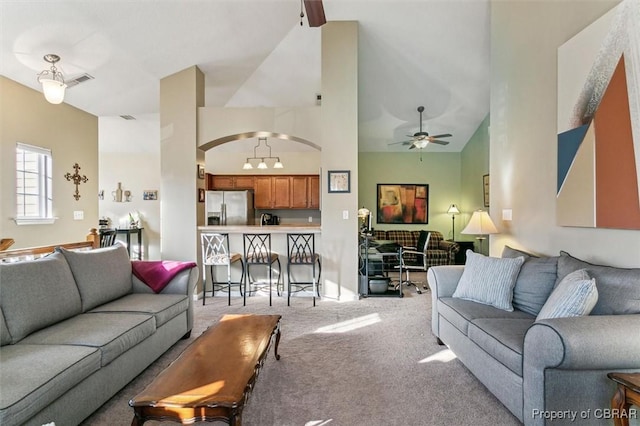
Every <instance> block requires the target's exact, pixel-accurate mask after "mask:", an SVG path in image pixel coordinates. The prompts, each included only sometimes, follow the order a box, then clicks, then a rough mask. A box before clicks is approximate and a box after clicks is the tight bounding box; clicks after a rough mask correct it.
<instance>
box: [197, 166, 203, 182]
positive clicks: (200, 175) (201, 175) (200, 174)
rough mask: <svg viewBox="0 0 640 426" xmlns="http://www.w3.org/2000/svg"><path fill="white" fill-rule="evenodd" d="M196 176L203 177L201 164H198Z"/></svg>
mask: <svg viewBox="0 0 640 426" xmlns="http://www.w3.org/2000/svg"><path fill="white" fill-rule="evenodd" d="M198 178H200V179H204V166H203V165H202V164H198Z"/></svg>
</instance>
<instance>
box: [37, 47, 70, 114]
mask: <svg viewBox="0 0 640 426" xmlns="http://www.w3.org/2000/svg"><path fill="white" fill-rule="evenodd" d="M44 60H45V61H46V62H48V63H50V64H51V68H49V69H48V70H43V71H42V72H41V73H40V74H38V83H40V84H42V92H43V93H44V97H45V99H46V100H47V101H48V102H49V103H51V104H60V103H62V101H63V100H64V91H65V89H66V88H67V85H66V84H65V82H64V76H63V75H62V73H61V72H60V71H58V68H56V63H57V62H58V61H59V60H60V56H58V55H56V54H53V53H49V54H47V55H44Z"/></svg>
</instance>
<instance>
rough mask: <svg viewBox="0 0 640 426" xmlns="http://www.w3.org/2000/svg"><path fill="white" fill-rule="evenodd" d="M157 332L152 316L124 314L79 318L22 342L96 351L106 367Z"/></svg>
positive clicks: (53, 326) (47, 329) (35, 334)
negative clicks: (80, 347)
mask: <svg viewBox="0 0 640 426" xmlns="http://www.w3.org/2000/svg"><path fill="white" fill-rule="evenodd" d="M155 330H156V325H155V319H154V317H153V316H152V315H144V314H127V313H120V314H116V313H108V314H107V313H104V314H103V313H95V314H80V315H77V316H75V317H73V318H70V319H68V320H66V321H63V322H61V323H58V324H56V325H52V326H51V327H48V328H46V329H44V330H40V331H38V332H36V333H34V334H32V335H30V336H29V337H27V338H25V339H24V340H23V341H22V342H23V343H25V344H41V345H79V346H89V347H94V348H98V349H100V351H101V353H102V354H101V365H102V366H105V365H107V364H109V363H110V362H111V361H113V360H114V359H116V358H117V357H119V356H120V355H121V354H123V353H125V352H126V351H128V350H129V349H131V348H132V347H134V346H135V345H137V344H138V343H140V342H142V341H143V340H144V339H146V338H147V337H149V336H151V335H152V334H153V333H154V332H155Z"/></svg>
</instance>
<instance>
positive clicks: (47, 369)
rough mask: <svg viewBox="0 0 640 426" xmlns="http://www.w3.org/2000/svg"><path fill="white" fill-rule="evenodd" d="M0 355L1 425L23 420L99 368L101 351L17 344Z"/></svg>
mask: <svg viewBox="0 0 640 426" xmlns="http://www.w3.org/2000/svg"><path fill="white" fill-rule="evenodd" d="M0 358H1V359H2V363H0V382H2V392H0V424H22V423H24V422H26V421H27V420H28V419H30V418H31V417H33V416H34V415H35V414H37V413H38V412H39V411H41V410H42V409H43V408H45V407H46V406H48V405H49V404H51V403H52V402H53V401H54V400H55V399H56V398H58V397H59V396H60V395H61V394H63V393H64V392H66V391H68V390H69V389H71V388H73V387H74V386H75V385H77V384H78V383H80V382H81V381H82V380H84V379H86V378H87V377H89V376H90V375H91V374H92V373H94V372H95V371H97V370H98V369H99V368H100V351H99V350H98V349H96V348H91V347H87V346H70V345H27V344H23V343H18V344H17V345H10V346H3V347H2V349H0ZM27 372H28V374H27Z"/></svg>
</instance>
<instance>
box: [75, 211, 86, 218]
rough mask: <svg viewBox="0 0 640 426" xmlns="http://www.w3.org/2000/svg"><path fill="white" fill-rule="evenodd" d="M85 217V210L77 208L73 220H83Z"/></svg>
mask: <svg viewBox="0 0 640 426" xmlns="http://www.w3.org/2000/svg"><path fill="white" fill-rule="evenodd" d="M83 219H84V211H83V210H75V211H74V212H73V220H83Z"/></svg>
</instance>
